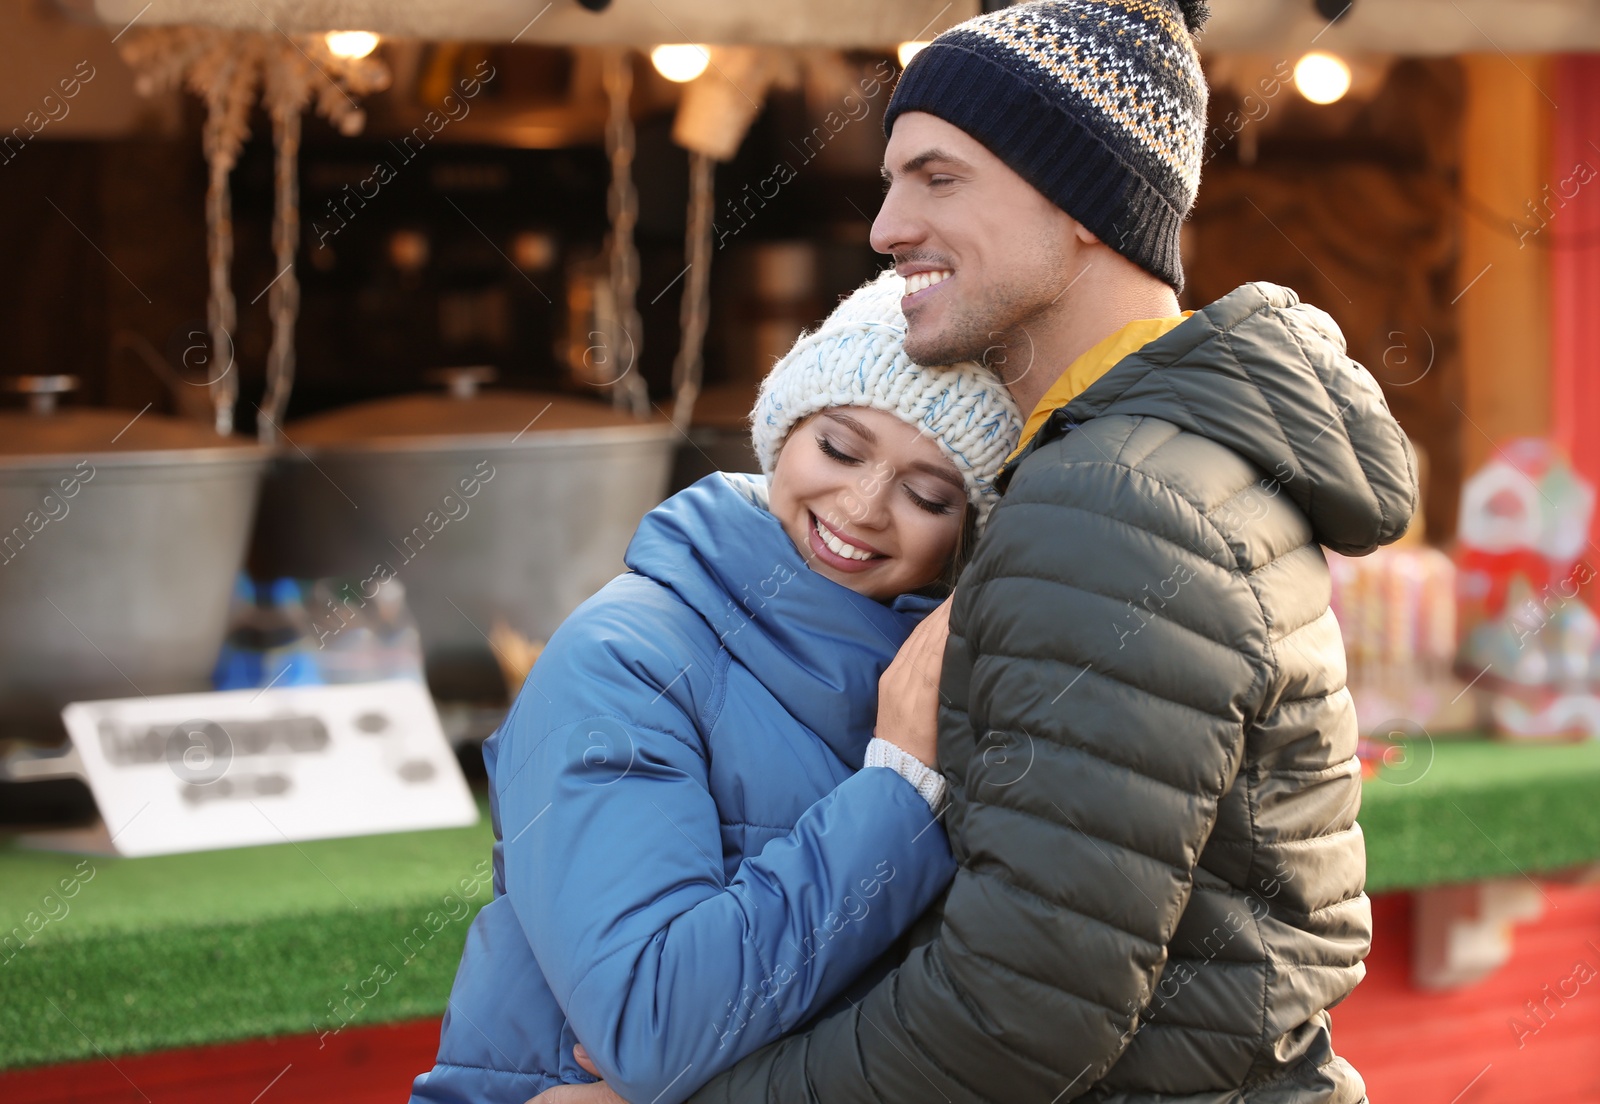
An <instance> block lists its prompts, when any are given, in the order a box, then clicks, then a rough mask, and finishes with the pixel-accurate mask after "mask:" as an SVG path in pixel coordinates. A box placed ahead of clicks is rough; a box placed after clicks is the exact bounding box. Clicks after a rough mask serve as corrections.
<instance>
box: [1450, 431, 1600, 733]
mask: <svg viewBox="0 0 1600 1104" xmlns="http://www.w3.org/2000/svg"><path fill="white" fill-rule="evenodd" d="M1593 512H1594V488H1593V487H1591V486H1590V485H1589V484H1588V483H1587V482H1585V481H1584V480H1583V479H1582V478H1581V477H1579V476H1578V475H1577V474H1576V473H1575V472H1574V471H1573V470H1572V467H1571V465H1570V464H1568V462H1567V460H1566V458H1565V457H1564V456H1562V455H1561V453H1560V452H1559V451H1558V450H1557V449H1556V448H1555V447H1554V446H1553V445H1551V444H1549V443H1548V442H1545V441H1541V440H1535V439H1531V438H1530V439H1520V440H1517V441H1513V442H1511V443H1510V444H1508V445H1507V446H1506V447H1504V448H1503V449H1500V450H1498V451H1497V455H1496V456H1495V457H1494V459H1492V460H1491V461H1490V462H1489V463H1488V464H1486V465H1485V466H1484V467H1483V468H1482V469H1480V470H1479V471H1478V472H1477V474H1475V475H1474V476H1473V477H1472V478H1471V479H1469V480H1468V481H1467V482H1466V483H1465V484H1464V485H1463V487H1462V492H1461V523H1460V540H1459V545H1458V551H1457V560H1458V562H1459V565H1460V577H1459V594H1460V610H1461V617H1462V626H1463V634H1462V644H1461V653H1460V656H1459V657H1458V662H1457V668H1456V669H1457V672H1458V673H1459V674H1460V676H1461V677H1462V678H1464V679H1470V680H1472V681H1473V682H1474V683H1475V684H1476V685H1478V686H1480V687H1482V688H1483V689H1484V690H1485V691H1486V693H1487V694H1488V697H1489V713H1490V717H1491V723H1492V726H1493V728H1494V731H1495V732H1496V733H1497V734H1499V735H1502V736H1507V737H1512V738H1530V737H1532V738H1537V737H1559V736H1596V735H1600V622H1597V621H1596V618H1595V614H1594V610H1593V608H1592V602H1593V598H1594V595H1593V586H1592V583H1593V580H1594V577H1595V569H1594V567H1593V566H1592V564H1591V560H1590V557H1589V555H1588V553H1589V540H1588V535H1589V523H1590V520H1591V517H1592V515H1593Z"/></svg>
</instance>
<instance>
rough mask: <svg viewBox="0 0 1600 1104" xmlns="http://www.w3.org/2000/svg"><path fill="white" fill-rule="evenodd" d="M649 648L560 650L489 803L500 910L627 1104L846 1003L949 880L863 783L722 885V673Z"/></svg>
mask: <svg viewBox="0 0 1600 1104" xmlns="http://www.w3.org/2000/svg"><path fill="white" fill-rule="evenodd" d="M558 635H559V634H558ZM646 635H647V634H645V633H639V632H637V631H634V632H628V633H626V634H624V633H622V632H620V631H619V632H617V633H614V634H610V635H609V636H608V635H607V634H606V633H599V634H592V635H587V636H584V637H582V638H579V639H576V640H575V641H573V642H572V643H570V645H568V646H562V647H557V645H558V644H563V645H566V643H567V642H564V641H557V640H552V642H551V645H552V647H551V649H547V651H546V653H545V654H544V655H543V656H541V657H540V660H539V663H538V664H537V665H536V667H535V669H534V673H533V675H532V676H530V680H529V686H528V687H526V688H525V689H524V691H523V694H522V696H521V698H520V699H519V707H518V708H517V709H515V710H513V712H512V714H511V715H510V716H508V718H507V720H506V723H505V725H504V726H502V730H501V750H500V755H499V770H498V772H497V779H496V790H497V798H498V802H499V809H500V820H501V829H502V835H503V837H504V848H503V857H504V864H505V886H506V895H507V896H508V898H509V899H510V901H511V904H512V908H513V910H514V911H515V912H516V914H517V917H518V920H519V921H520V923H521V926H522V928H523V930H524V932H525V933H526V934H527V937H528V940H529V943H530V945H531V946H532V949H533V952H534V955H535V957H536V958H537V959H538V962H539V965H540V968H541V970H542V971H543V972H544V974H545V976H546V979H547V980H548V982H549V984H550V988H551V991H552V992H553V993H554V994H555V997H556V999H557V1001H558V1002H559V1003H560V1005H561V1007H562V1010H563V1012H564V1013H565V1014H566V1016H567V1018H568V1020H569V1022H570V1025H571V1027H572V1029H573V1031H574V1033H575V1034H576V1035H577V1037H578V1039H579V1040H581V1041H582V1043H583V1045H584V1047H585V1048H586V1049H587V1050H588V1051H589V1053H590V1055H591V1056H592V1057H593V1059H594V1061H595V1064H596V1065H597V1066H598V1067H599V1068H600V1070H601V1071H602V1073H604V1075H605V1077H606V1080H607V1081H608V1082H609V1083H610V1084H611V1085H612V1086H613V1087H614V1088H615V1089H616V1090H617V1091H618V1092H619V1093H620V1094H621V1095H622V1096H623V1097H624V1098H625V1099H627V1100H630V1101H646V1102H655V1104H677V1102H679V1101H682V1100H683V1099H685V1098H686V1097H688V1096H689V1095H690V1094H691V1093H692V1092H693V1091H694V1090H695V1089H696V1088H698V1087H699V1086H700V1085H702V1084H704V1083H705V1082H706V1081H707V1080H709V1079H710V1078H712V1077H713V1076H715V1075H716V1074H717V1073H719V1072H721V1071H723V1070H725V1069H727V1068H729V1067H730V1066H732V1065H733V1064H734V1063H735V1062H737V1061H738V1060H739V1059H740V1058H742V1057H744V1056H745V1055H747V1054H749V1053H751V1052H752V1051H754V1050H756V1049H757V1048H758V1047H760V1046H762V1045H764V1044H766V1043H768V1042H770V1041H772V1040H773V1039H776V1038H778V1037H779V1036H781V1035H783V1034H784V1033H785V1032H788V1031H791V1030H793V1029H794V1028H795V1027H796V1026H797V1025H799V1024H801V1023H802V1022H804V1021H805V1020H807V1019H808V1018H810V1017H811V1016H812V1015H813V1014H814V1013H815V1012H817V1011H818V1010H819V1009H821V1008H822V1007H823V1006H824V1005H826V1004H827V1003H828V1002H829V1001H830V1000H832V999H833V998H834V997H835V996H837V995H838V994H839V993H840V992H841V991H842V990H843V989H844V988H845V986H846V985H847V984H848V983H849V982H851V981H852V980H854V979H855V977H856V976H857V975H858V974H860V972H861V971H862V970H863V969H865V968H866V967H867V966H868V965H869V964H871V963H872V962H873V961H874V960H875V959H876V958H877V957H878V956H879V955H880V954H882V953H883V951H885V950H886V949H887V948H888V947H889V945H890V944H891V943H892V942H893V941H894V940H895V939H896V938H897V937H898V936H899V935H900V934H901V933H902V932H903V931H904V930H905V929H906V928H907V927H909V926H910V924H911V922H912V921H913V920H914V919H915V918H916V917H917V916H918V915H919V914H920V913H922V911H923V910H924V909H925V908H926V907H927V906H928V905H929V904H930V903H931V902H932V901H933V900H934V898H935V897H936V896H937V895H938V893H939V891H940V890H941V889H942V888H943V887H944V886H945V884H946V883H947V882H948V881H949V879H950V877H951V875H952V873H953V872H954V863H953V860H952V859H951V857H950V852H949V845H948V843H947V841H946V838H945V834H944V832H943V830H942V828H940V827H939V826H937V825H936V824H935V823H934V818H933V816H932V814H931V812H930V811H929V809H928V806H927V803H926V802H924V801H923V799H922V798H921V797H919V796H918V795H917V793H916V791H915V790H914V789H913V788H912V787H911V785H910V784H909V783H907V782H906V781H905V780H904V779H902V778H901V777H900V776H899V775H897V774H895V773H894V772H892V771H889V770H886V769H883V768H871V769H868V770H863V771H861V772H859V773H857V774H856V775H854V776H852V777H850V778H848V779H847V780H846V781H845V782H844V783H842V784H841V785H840V786H839V787H837V788H836V789H835V790H834V791H833V792H832V793H830V794H828V795H827V796H826V797H824V798H823V799H822V800H820V801H818V802H817V803H816V804H815V805H813V806H812V807H811V808H810V809H809V810H807V811H806V812H805V813H804V814H803V815H802V817H801V818H800V820H799V822H798V823H797V824H796V825H795V827H794V829H793V830H792V831H791V832H790V833H789V834H788V835H786V836H783V837H780V838H778V839H776V840H773V841H772V842H771V843H769V844H768V845H767V846H766V847H765V848H764V849H763V850H762V851H761V853H760V854H758V855H755V856H752V857H748V858H746V859H745V860H744V861H743V862H742V863H741V864H740V865H739V866H738V867H737V869H736V870H734V871H733V872H732V874H731V876H729V874H728V872H727V870H726V868H725V864H724V861H723V843H722V832H721V824H720V820H719V817H718V811H717V806H716V804H715V801H714V800H713V798H712V795H711V793H710V790H709V789H708V782H707V763H706V754H707V753H706V749H705V744H704V741H703V740H702V738H701V736H700V732H701V729H702V725H703V721H702V716H701V714H702V712H703V710H704V709H705V708H706V707H707V706H708V704H709V703H710V702H712V700H713V699H714V693H713V690H712V687H713V686H714V685H715V680H714V679H712V678H711V677H710V674H711V673H710V672H704V671H701V670H699V668H700V667H703V666H712V665H714V660H712V659H707V658H705V657H703V656H702V657H698V658H697V657H695V656H693V655H684V654H683V650H682V648H681V645H680V646H679V647H677V648H674V647H673V643H672V642H671V641H668V640H663V639H656V640H654V641H652V640H648V639H646ZM686 664H687V666H686ZM574 688H581V690H576V691H575V689H574ZM575 699H581V703H580V702H579V701H577V700H575ZM572 714H580V715H575V716H574V715H572ZM569 717H570V719H569ZM501 779H504V781H501Z"/></svg>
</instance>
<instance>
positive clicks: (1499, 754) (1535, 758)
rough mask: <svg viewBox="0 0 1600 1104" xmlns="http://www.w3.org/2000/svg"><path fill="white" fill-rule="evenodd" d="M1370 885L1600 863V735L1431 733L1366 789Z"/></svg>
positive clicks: (1374, 888)
mask: <svg viewBox="0 0 1600 1104" xmlns="http://www.w3.org/2000/svg"><path fill="white" fill-rule="evenodd" d="M1360 821H1361V828H1362V831H1363V833H1364V834H1365V835H1366V840H1367V891H1368V892H1369V893H1376V892H1382V891H1385V890H1391V889H1417V888H1421V887H1423V886H1431V885H1443V884H1445V883H1449V882H1470V881H1480V880H1483V879H1485V878H1500V877H1517V876H1519V875H1529V874H1533V873H1535V872H1548V871H1558V870H1562V869H1564V868H1567V867H1573V866H1580V865H1583V864H1585V863H1592V862H1597V861H1600V740H1590V741H1587V742H1585V743H1581V744H1554V745H1530V744H1522V745H1515V744H1505V743H1494V742H1490V741H1485V740H1447V739H1436V740H1433V741H1432V742H1431V743H1430V742H1429V741H1427V740H1426V739H1424V740H1422V741H1421V742H1420V743H1419V744H1417V745H1416V746H1414V747H1412V748H1409V749H1408V756H1407V759H1406V760H1405V761H1404V762H1403V764H1401V765H1399V766H1397V767H1396V768H1394V769H1383V770H1380V771H1379V774H1378V777H1376V778H1373V779H1370V780H1368V782H1367V783H1366V785H1365V786H1364V787H1363V788H1362V794H1361V815H1360Z"/></svg>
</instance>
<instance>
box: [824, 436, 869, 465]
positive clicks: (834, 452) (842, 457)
mask: <svg viewBox="0 0 1600 1104" xmlns="http://www.w3.org/2000/svg"><path fill="white" fill-rule="evenodd" d="M817 447H818V448H820V449H821V450H822V454H823V455H824V456H827V457H829V458H831V459H833V460H837V461H839V463H841V464H859V463H861V459H860V458H859V457H856V456H848V455H846V454H845V453H842V452H840V451H839V449H838V448H837V447H836V446H835V445H834V443H833V442H832V441H830V440H828V439H827V438H826V437H818V438H817Z"/></svg>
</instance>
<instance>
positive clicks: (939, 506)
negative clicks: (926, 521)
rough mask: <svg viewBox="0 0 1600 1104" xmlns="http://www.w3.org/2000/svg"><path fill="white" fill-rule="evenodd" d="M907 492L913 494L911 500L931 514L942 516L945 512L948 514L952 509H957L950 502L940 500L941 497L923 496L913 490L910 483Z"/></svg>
mask: <svg viewBox="0 0 1600 1104" xmlns="http://www.w3.org/2000/svg"><path fill="white" fill-rule="evenodd" d="M906 494H908V495H910V496H911V501H912V502H915V503H916V504H917V506H918V507H920V508H921V509H924V510H926V511H928V513H930V514H937V515H941V516H942V515H944V514H948V513H949V512H950V511H951V510H953V509H955V507H954V506H952V505H951V504H950V503H948V502H944V501H942V500H939V499H928V498H923V497H922V496H921V495H919V494H918V493H917V492H916V491H914V490H912V489H911V487H910V486H909V485H908V486H907V487H906Z"/></svg>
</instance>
